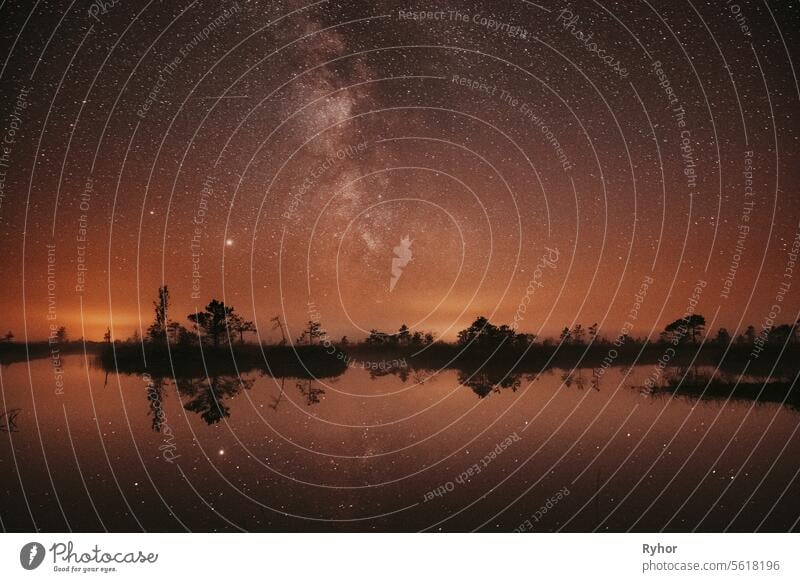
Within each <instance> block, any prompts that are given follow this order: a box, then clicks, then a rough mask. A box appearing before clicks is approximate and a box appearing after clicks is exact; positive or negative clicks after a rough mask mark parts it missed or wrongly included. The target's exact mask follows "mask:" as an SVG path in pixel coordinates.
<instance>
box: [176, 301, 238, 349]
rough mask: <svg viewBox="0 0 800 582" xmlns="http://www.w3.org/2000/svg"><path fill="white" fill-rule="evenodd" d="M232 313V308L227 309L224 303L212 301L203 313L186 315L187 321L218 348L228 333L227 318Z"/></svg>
mask: <svg viewBox="0 0 800 582" xmlns="http://www.w3.org/2000/svg"><path fill="white" fill-rule="evenodd" d="M232 313H233V308H232V307H227V306H226V305H225V303H224V302H222V301H218V300H216V299H212V300H211V302H210V303H209V304H208V305H206V308H205V310H204V311H201V312H199V313H190V314H189V315H187V318H188V319H189V321H191V322H192V323H194V325H195V328H196V329H197V331H198V332H199V333H200V334H201V335H205V336H206V337H208V338H210V339H211V343H212V344H213V345H214V347H215V348H216V347H219V344H220V342H221V341H223V340H224V339H225V337H226V335H227V331H228V318H229V317H230V316H231V314H232Z"/></svg>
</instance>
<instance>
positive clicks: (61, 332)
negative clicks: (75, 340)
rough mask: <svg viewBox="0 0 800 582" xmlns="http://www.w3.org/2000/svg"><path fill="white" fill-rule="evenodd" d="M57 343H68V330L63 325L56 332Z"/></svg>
mask: <svg viewBox="0 0 800 582" xmlns="http://www.w3.org/2000/svg"><path fill="white" fill-rule="evenodd" d="M56 341H58V343H60V344H63V343H66V341H67V328H66V327H64V326H63V325H62V326H61V327H59V328H58V329H57V330H56Z"/></svg>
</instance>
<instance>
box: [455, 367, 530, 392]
mask: <svg viewBox="0 0 800 582" xmlns="http://www.w3.org/2000/svg"><path fill="white" fill-rule="evenodd" d="M458 383H459V384H461V385H462V386H467V387H469V388H471V389H472V391H473V392H474V393H475V394H477V395H478V398H485V397H486V396H488V395H489V394H490V393H491V392H498V393H499V392H500V391H501V390H505V389H508V388H510V389H511V391H512V392H516V391H517V389H518V388H519V386H520V384H521V383H522V375H521V374H514V373H511V372H509V371H508V370H503V369H496V368H489V367H484V368H481V369H480V370H478V371H475V372H469V371H467V370H459V371H458Z"/></svg>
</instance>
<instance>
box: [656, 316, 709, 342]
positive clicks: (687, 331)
mask: <svg viewBox="0 0 800 582" xmlns="http://www.w3.org/2000/svg"><path fill="white" fill-rule="evenodd" d="M705 325H706V318H705V317H703V316H702V315H698V314H696V313H693V314H691V315H686V316H685V317H683V318H681V319H676V320H675V321H673V322H672V323H670V324H669V325H667V326H666V327H665V328H664V331H665V332H667V334H668V336H669V340H670V341H671V342H673V343H676V342H677V343H680V342H682V341H684V340H685V339H689V340H691V341H692V343H697V338H698V336H700V335H701V334H702V333H703V331H704V330H705Z"/></svg>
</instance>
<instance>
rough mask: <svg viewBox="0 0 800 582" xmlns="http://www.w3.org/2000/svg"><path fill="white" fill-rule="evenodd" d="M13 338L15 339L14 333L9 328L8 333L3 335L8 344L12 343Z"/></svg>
mask: <svg viewBox="0 0 800 582" xmlns="http://www.w3.org/2000/svg"><path fill="white" fill-rule="evenodd" d="M13 339H14V334H13V333H12V332H11V330H10V329H9V330H8V332H7V333H6V335H4V336H3V341H4V342H6V343H7V344H10V343H11V342H12V341H13Z"/></svg>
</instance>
